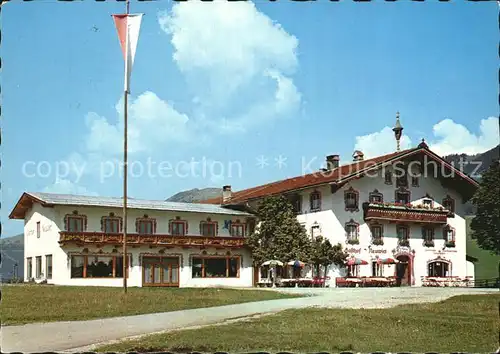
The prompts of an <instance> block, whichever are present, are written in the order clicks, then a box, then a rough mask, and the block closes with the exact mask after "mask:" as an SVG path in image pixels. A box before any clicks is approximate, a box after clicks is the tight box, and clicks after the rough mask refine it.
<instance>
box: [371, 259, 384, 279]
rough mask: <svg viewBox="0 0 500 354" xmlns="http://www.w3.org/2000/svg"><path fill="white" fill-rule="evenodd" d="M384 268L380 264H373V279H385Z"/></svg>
mask: <svg viewBox="0 0 500 354" xmlns="http://www.w3.org/2000/svg"><path fill="white" fill-rule="evenodd" d="M383 276H384V266H383V265H382V264H379V263H378V262H372V277H383Z"/></svg>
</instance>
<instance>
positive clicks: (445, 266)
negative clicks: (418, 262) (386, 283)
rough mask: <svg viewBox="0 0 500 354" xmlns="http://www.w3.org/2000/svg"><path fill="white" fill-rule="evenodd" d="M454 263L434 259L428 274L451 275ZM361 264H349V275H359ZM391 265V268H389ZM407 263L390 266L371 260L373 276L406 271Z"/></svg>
mask: <svg viewBox="0 0 500 354" xmlns="http://www.w3.org/2000/svg"><path fill="white" fill-rule="evenodd" d="M451 266H452V263H451V262H449V261H443V260H433V261H430V262H428V264H427V276H429V277H437V278H442V277H449V276H451V268H452V267H451ZM360 267H362V266H360V265H350V266H347V275H348V276H350V277H358V276H359V274H360ZM389 267H390V268H389ZM406 267H407V263H400V264H395V265H392V266H389V265H387V264H380V263H378V262H371V275H372V276H373V277H384V276H392V275H394V274H395V273H398V271H399V269H404V270H402V272H403V273H404V272H405V270H406V269H405V268H406Z"/></svg>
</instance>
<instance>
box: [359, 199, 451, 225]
mask: <svg viewBox="0 0 500 354" xmlns="http://www.w3.org/2000/svg"><path fill="white" fill-rule="evenodd" d="M363 209H364V217H365V220H366V221H368V220H373V221H379V222H400V223H418V224H434V225H445V224H446V223H447V218H448V214H449V211H448V210H446V209H443V208H441V207H439V208H431V207H428V206H423V205H417V206H413V205H411V204H401V203H364V204H363Z"/></svg>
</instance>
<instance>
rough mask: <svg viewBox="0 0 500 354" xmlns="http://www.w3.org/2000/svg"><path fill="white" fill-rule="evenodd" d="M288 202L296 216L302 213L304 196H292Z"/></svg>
mask: <svg viewBox="0 0 500 354" xmlns="http://www.w3.org/2000/svg"><path fill="white" fill-rule="evenodd" d="M288 200H289V201H290V203H291V204H292V209H293V212H294V213H295V214H301V213H302V196H301V195H300V194H296V195H291V196H289V197H288Z"/></svg>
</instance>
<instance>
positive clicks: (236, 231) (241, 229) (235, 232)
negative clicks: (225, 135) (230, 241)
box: [231, 220, 245, 237]
mask: <svg viewBox="0 0 500 354" xmlns="http://www.w3.org/2000/svg"><path fill="white" fill-rule="evenodd" d="M231 236H235V237H244V236H245V225H244V224H240V223H239V220H236V223H231Z"/></svg>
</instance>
